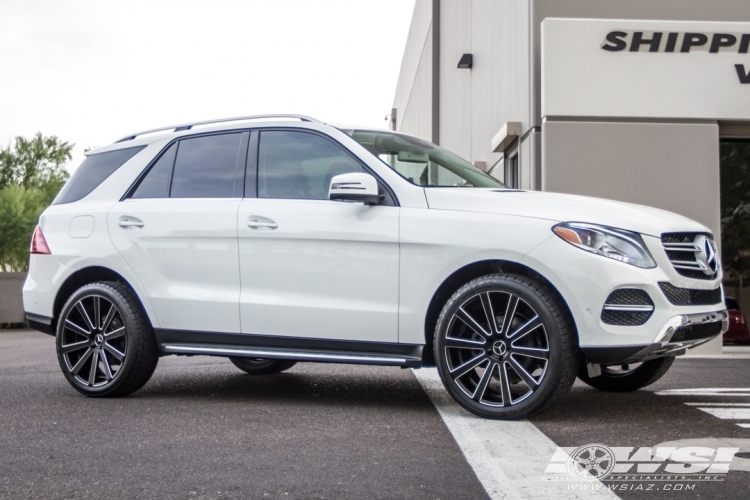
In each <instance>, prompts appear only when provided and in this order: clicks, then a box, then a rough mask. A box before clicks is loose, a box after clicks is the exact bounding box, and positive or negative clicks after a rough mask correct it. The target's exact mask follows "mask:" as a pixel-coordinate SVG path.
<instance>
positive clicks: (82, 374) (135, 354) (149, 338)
mask: <svg viewBox="0 0 750 500" xmlns="http://www.w3.org/2000/svg"><path fill="white" fill-rule="evenodd" d="M57 354H58V358H59V360H60V367H61V368H62V370H63V373H64V374H65V377H66V378H67V379H68V381H69V382H70V383H71V385H72V386H73V387H75V388H76V389H77V390H78V391H79V392H82V393H83V394H86V395H88V396H121V395H125V394H129V393H131V392H133V391H136V390H138V389H139V388H141V387H142V386H143V385H144V384H145V383H146V382H147V381H148V379H149V378H150V377H151V374H152V373H153V372H154V369H155V368H156V363H157V361H158V348H157V347H156V342H155V340H154V337H153V332H152V330H151V327H150V325H149V323H148V320H147V319H146V317H145V315H144V313H143V312H142V310H141V307H140V305H139V304H138V302H137V299H136V298H135V296H134V295H133V292H132V291H130V289H128V288H127V287H126V286H124V285H122V284H120V283H111V282H100V283H92V284H90V285H86V286H84V287H82V288H80V289H79V290H78V291H76V292H75V293H74V294H73V295H72V296H71V297H70V298H69V299H68V301H67V303H66V304H65V306H64V307H63V309H62V311H61V313H60V316H59V318H58V321H57Z"/></svg>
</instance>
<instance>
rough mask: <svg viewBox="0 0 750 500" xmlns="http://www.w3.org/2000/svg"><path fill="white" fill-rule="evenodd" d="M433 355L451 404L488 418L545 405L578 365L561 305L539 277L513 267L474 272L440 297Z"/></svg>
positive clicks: (567, 383) (507, 416)
mask: <svg viewBox="0 0 750 500" xmlns="http://www.w3.org/2000/svg"><path fill="white" fill-rule="evenodd" d="M435 360H436V363H437V367H438V371H439V373H440V377H441V379H442V380H443V384H444V385H445V388H446V389H447V390H448V392H449V393H450V395H451V396H453V398H454V399H455V400H456V402H457V403H458V404H460V405H461V406H463V407H464V408H466V409H467V410H469V411H470V412H472V413H474V414H476V415H479V416H482V417H486V418H496V419H513V418H523V417H526V416H528V415H531V414H533V413H538V412H540V411H542V410H544V409H546V408H548V407H549V406H550V405H551V404H552V403H553V402H554V401H555V400H557V399H558V398H559V397H560V396H562V395H563V394H564V393H565V392H567V391H568V389H569V388H570V386H571V385H572V384H573V381H575V376H576V369H577V366H578V363H577V358H576V356H575V341H574V333H573V329H572V327H571V325H570V322H569V320H568V318H567V315H566V314H565V311H564V308H563V306H562V305H561V304H560V303H559V301H558V300H557V298H556V297H555V296H554V295H553V294H552V292H550V291H549V290H548V289H547V288H545V287H544V286H543V285H541V284H540V283H537V282H536V281H534V280H532V279H530V278H527V277H525V276H518V275H513V274H494V275H489V276H484V277H481V278H477V279H475V280H473V281H471V282H469V283H467V284H466V285H464V286H463V287H462V288H461V289H459V290H458V291H457V292H456V293H455V294H454V295H453V296H452V297H451V298H450V299H449V300H448V302H447V303H446V304H445V306H444V308H443V310H442V312H441V313H440V317H439V318H438V322H437V327H436V329H435Z"/></svg>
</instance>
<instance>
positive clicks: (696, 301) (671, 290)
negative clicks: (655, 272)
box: [659, 282, 721, 306]
mask: <svg viewBox="0 0 750 500" xmlns="http://www.w3.org/2000/svg"><path fill="white" fill-rule="evenodd" d="M659 288H661V291H662V292H664V295H665V296H666V297H667V300H668V301H669V302H671V303H672V304H674V305H676V306H708V305H713V304H721V287H719V288H714V289H713V290H696V289H693V288H679V287H676V286H674V285H672V284H671V283H666V282H661V283H659Z"/></svg>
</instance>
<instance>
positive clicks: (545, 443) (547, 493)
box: [413, 368, 618, 500]
mask: <svg viewBox="0 0 750 500" xmlns="http://www.w3.org/2000/svg"><path fill="white" fill-rule="evenodd" d="M413 373H414V375H415V376H416V377H417V380H419V383H420V384H422V387H423V388H424V390H425V392H426V393H427V394H428V395H429V397H430V399H431V400H432V404H434V405H435V408H437V410H438V413H440V416H441V417H442V419H443V421H444V422H445V425H446V426H447V427H448V430H450V432H451V434H452V435H453V438H454V439H455V440H456V443H457V444H458V446H459V448H461V451H462V452H463V454H464V456H465V457H466V461H467V462H468V463H469V465H470V466H471V468H472V469H474V473H475V474H476V475H477V479H479V482H480V483H482V486H483V487H484V489H485V490H486V491H487V493H488V494H489V496H490V498H492V499H493V500H495V499H516V498H555V499H558V498H560V499H583V498H586V499H591V498H597V499H598V498H602V499H603V498H607V499H615V498H618V497H617V495H615V494H614V493H612V492H611V491H610V490H608V489H606V486H604V485H603V484H602V483H600V482H598V481H597V482H596V484H597V485H599V486H598V488H599V489H597V488H589V489H587V490H585V491H575V490H569V489H568V484H569V483H566V482H551V481H544V480H542V476H543V475H544V471H545V468H546V467H547V464H549V462H550V459H551V458H552V455H553V454H554V453H555V450H556V449H557V445H555V443H553V442H552V441H551V440H550V439H549V438H548V437H547V436H545V435H544V434H542V432H541V431H540V430H539V429H537V428H536V427H535V426H534V424H532V423H531V422H529V421H528V420H518V421H502V420H487V419H483V418H479V417H476V416H474V415H472V414H471V413H469V412H468V411H466V410H464V409H463V408H461V407H460V406H458V405H457V404H456V403H455V402H454V401H453V399H452V398H451V397H450V395H449V394H448V393H447V392H446V391H445V388H444V387H443V383H442V382H441V381H440V376H439V375H438V374H437V370H436V369H434V368H422V369H419V370H413ZM592 486H593V485H592Z"/></svg>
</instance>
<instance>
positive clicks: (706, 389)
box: [657, 387, 750, 394]
mask: <svg viewBox="0 0 750 500" xmlns="http://www.w3.org/2000/svg"><path fill="white" fill-rule="evenodd" d="M738 391H739V392H748V393H750V388H749V387H696V388H694V389H667V390H664V391H659V392H658V393H657V394H659V393H661V394H681V393H683V392H738Z"/></svg>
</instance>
